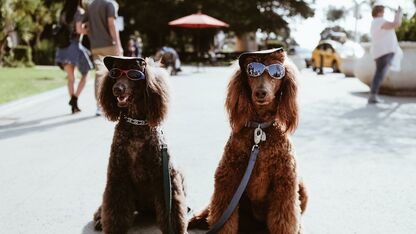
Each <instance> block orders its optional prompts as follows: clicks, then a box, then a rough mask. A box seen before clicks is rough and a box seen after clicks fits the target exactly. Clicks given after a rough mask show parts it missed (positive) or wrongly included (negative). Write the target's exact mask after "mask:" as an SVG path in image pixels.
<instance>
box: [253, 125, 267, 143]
mask: <svg viewBox="0 0 416 234" xmlns="http://www.w3.org/2000/svg"><path fill="white" fill-rule="evenodd" d="M260 141H266V133H265V132H264V131H263V130H262V129H261V128H260V126H258V127H257V128H256V129H254V143H255V144H256V145H258V144H259V143H260Z"/></svg>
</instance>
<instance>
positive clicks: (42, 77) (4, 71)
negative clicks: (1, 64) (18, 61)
mask: <svg viewBox="0 0 416 234" xmlns="http://www.w3.org/2000/svg"><path fill="white" fill-rule="evenodd" d="M65 84H66V74H65V72H63V71H62V70H60V69H59V68H58V67H40V68H39V67H36V68H0V104H2V103H6V102H9V101H13V100H16V99H19V98H23V97H27V96H30V95H33V94H37V93H41V92H44V91H47V90H51V89H55V88H58V87H62V86H64V85H65Z"/></svg>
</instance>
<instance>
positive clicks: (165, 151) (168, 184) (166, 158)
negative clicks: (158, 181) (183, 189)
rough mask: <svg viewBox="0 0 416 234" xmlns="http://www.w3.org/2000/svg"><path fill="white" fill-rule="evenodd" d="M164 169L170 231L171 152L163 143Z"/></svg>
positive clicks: (169, 228)
mask: <svg viewBox="0 0 416 234" xmlns="http://www.w3.org/2000/svg"><path fill="white" fill-rule="evenodd" d="M161 151H162V170H163V193H164V198H165V207H166V210H167V213H168V232H169V233H173V231H172V222H171V213H172V184H171V180H170V173H169V154H168V148H167V145H166V144H162V149H161Z"/></svg>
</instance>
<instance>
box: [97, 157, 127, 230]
mask: <svg viewBox="0 0 416 234" xmlns="http://www.w3.org/2000/svg"><path fill="white" fill-rule="evenodd" d="M112 161H114V160H112V159H111V158H110V165H109V168H108V170H109V171H108V175H107V185H106V188H105V191H104V198H103V204H102V211H101V216H102V217H101V222H102V228H103V231H104V233H106V234H113V233H114V234H120V233H127V231H128V229H129V228H130V227H131V225H132V223H133V218H134V213H133V212H134V199H133V191H132V190H133V185H132V183H131V180H130V178H129V175H128V171H127V170H125V169H124V170H123V169H122V168H121V167H120V165H117V164H116V163H112Z"/></svg>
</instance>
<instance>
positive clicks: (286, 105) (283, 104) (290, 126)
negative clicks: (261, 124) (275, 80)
mask: <svg viewBox="0 0 416 234" xmlns="http://www.w3.org/2000/svg"><path fill="white" fill-rule="evenodd" d="M284 65H285V72H286V75H285V77H283V80H282V86H281V87H280V89H279V90H278V91H277V93H276V99H277V100H279V103H278V110H277V115H276V122H277V123H279V124H280V125H281V126H282V128H283V131H284V132H285V133H293V132H294V131H295V130H296V128H297V126H298V121H299V116H298V103H297V84H296V77H297V75H298V71H297V69H296V67H295V65H294V64H292V63H291V62H289V61H286V62H285V64H284Z"/></svg>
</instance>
